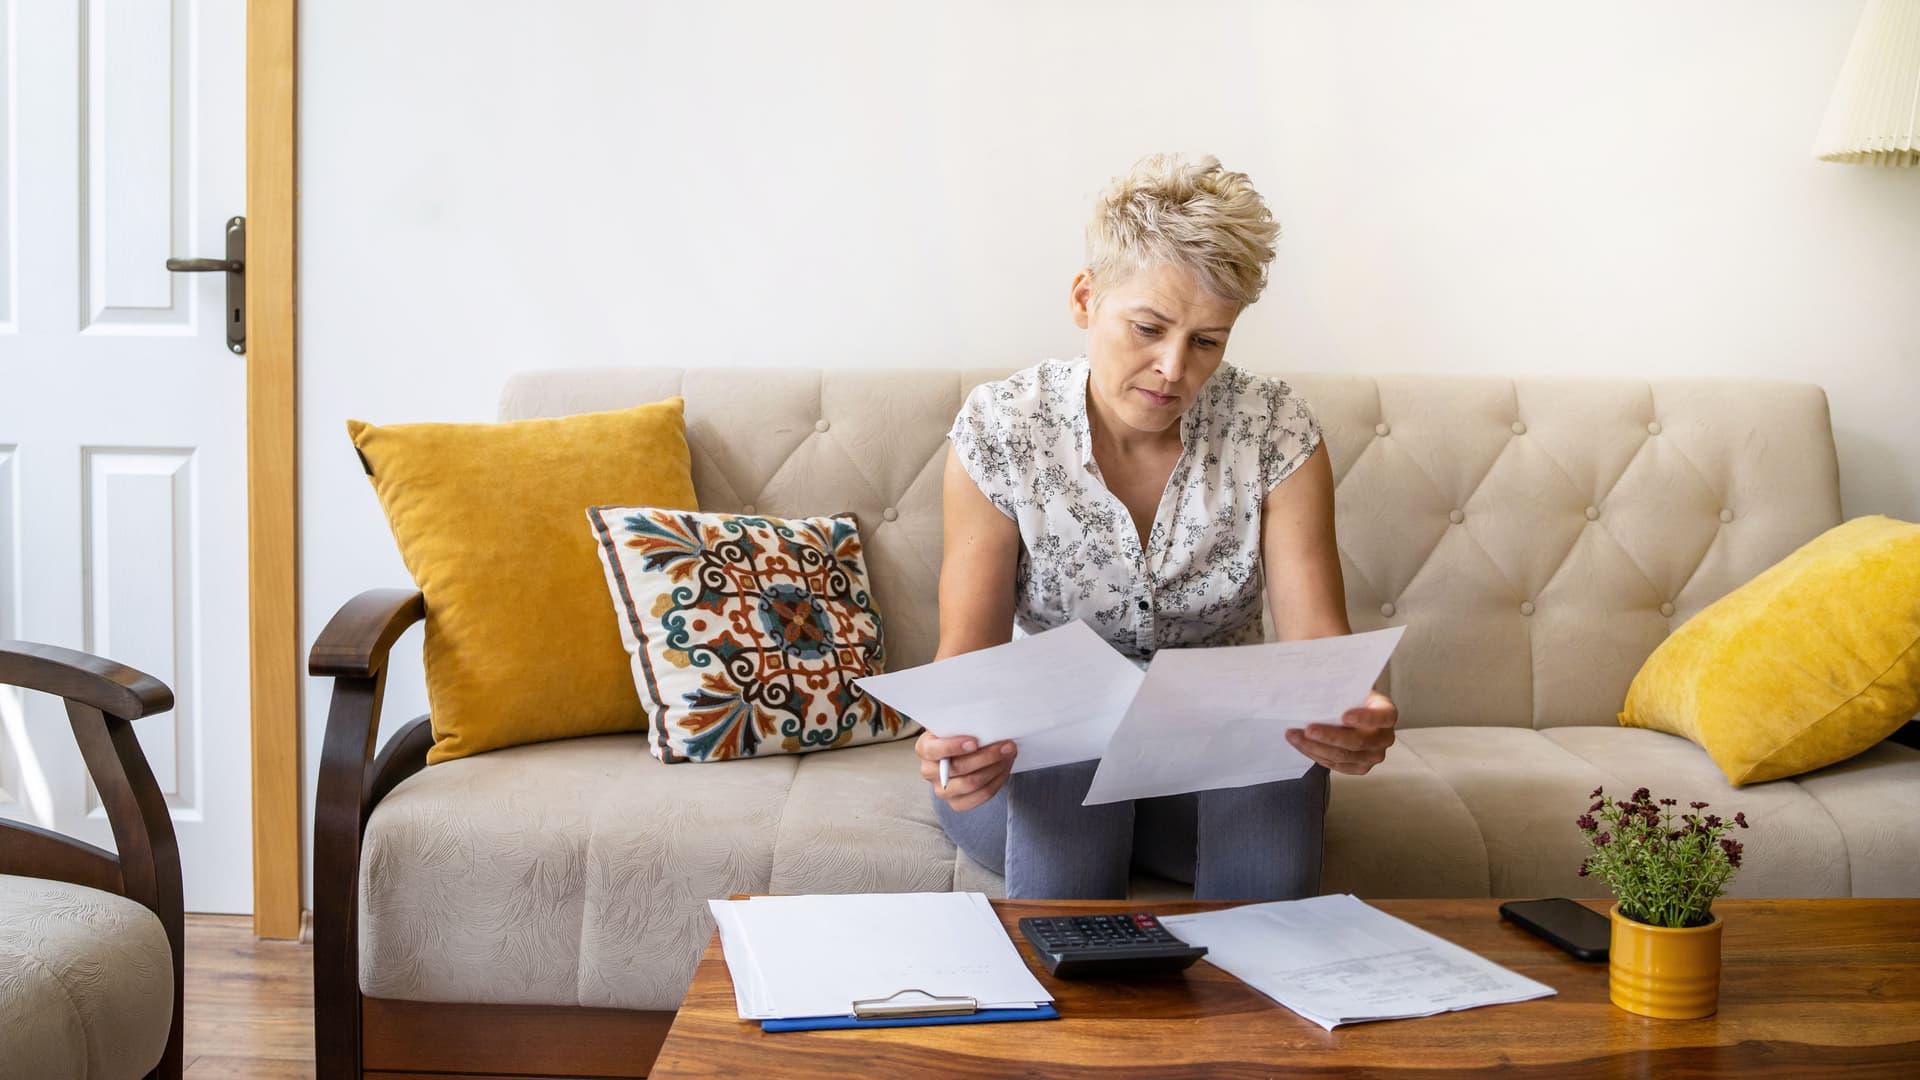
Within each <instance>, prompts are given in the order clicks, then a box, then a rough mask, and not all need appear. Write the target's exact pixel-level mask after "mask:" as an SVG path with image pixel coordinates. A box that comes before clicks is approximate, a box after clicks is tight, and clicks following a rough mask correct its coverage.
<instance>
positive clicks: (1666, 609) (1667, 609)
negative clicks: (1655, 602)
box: [1660, 603, 1673, 619]
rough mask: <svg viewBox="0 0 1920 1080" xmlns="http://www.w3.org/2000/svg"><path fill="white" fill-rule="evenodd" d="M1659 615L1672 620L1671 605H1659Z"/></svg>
mask: <svg viewBox="0 0 1920 1080" xmlns="http://www.w3.org/2000/svg"><path fill="white" fill-rule="evenodd" d="M1660 614H1662V615H1665V616H1666V617H1667V618H1669V619H1671V618H1673V605H1672V604H1667V603H1662V604H1661V605H1660Z"/></svg>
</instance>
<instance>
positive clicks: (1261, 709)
mask: <svg viewBox="0 0 1920 1080" xmlns="http://www.w3.org/2000/svg"><path fill="white" fill-rule="evenodd" d="M1405 632H1406V627H1404V626H1395V627H1390V628H1388V629H1385V630H1374V631H1371V632H1369V633H1365V634H1348V635H1346V636H1344V637H1328V638H1314V639H1312V640H1309V641H1281V642H1273V643H1271V644H1266V645H1235V646H1226V647H1222V648H1213V649H1162V650H1160V651H1159V652H1158V653H1156V654H1155V655H1154V658H1153V662H1152V663H1151V664H1149V665H1148V666H1147V674H1146V678H1145V679H1144V680H1142V682H1141V684H1140V688H1139V690H1138V691H1137V692H1136V693H1135V694H1134V695H1133V700H1132V702H1131V703H1130V704H1129V705H1128V707H1127V710H1126V715H1125V716H1124V718H1122V719H1121V721H1120V725H1119V727H1118V728H1117V729H1115V731H1114V733H1113V738H1112V740H1111V741H1110V742H1108V744H1107V747H1106V752H1105V753H1104V754H1103V755H1101V761H1100V768H1099V770H1098V771H1097V772H1095V773H1094V777H1093V786H1092V787H1091V788H1090V789H1089V790H1088V792H1087V798H1086V802H1085V804H1084V805H1087V806H1094V805H1097V804H1100V803H1111V802H1120V801H1122V800H1125V799H1149V798H1153V797H1155V796H1159V795H1179V794H1183V793H1185V792H1189V791H1208V790H1212V789H1214V788H1233V787H1246V786H1248V785H1250V784H1265V783H1269V782H1271V781H1275V780H1294V779H1298V778H1299V777H1300V776H1301V775H1302V774H1304V773H1305V772H1306V771H1307V769H1308V768H1310V767H1311V766H1312V765H1313V761H1312V760H1311V759H1309V758H1308V757H1307V756H1306V755H1304V754H1302V753H1300V751H1298V750H1295V749H1294V748H1293V746H1292V745H1291V744H1289V743H1288V742H1287V740H1286V735H1285V731H1286V729H1288V728H1297V727H1304V726H1306V725H1307V724H1338V723H1339V722H1340V716H1341V714H1342V713H1345V712H1346V711H1347V710H1348V709H1351V708H1353V707H1355V706H1357V705H1360V704H1361V703H1363V702H1365V701H1366V700H1367V692H1368V691H1369V690H1371V689H1372V688H1373V683H1374V680H1375V679H1378V678H1379V677H1380V671H1381V669H1383V668H1385V667H1386V666H1387V658H1388V657H1390V656H1392V655H1393V649H1394V646H1396V645H1398V644H1399V643H1400V635H1401V634H1403V633H1405ZM883 700H884V699H883ZM1022 753H1023V754H1024V748H1023V750H1022Z"/></svg>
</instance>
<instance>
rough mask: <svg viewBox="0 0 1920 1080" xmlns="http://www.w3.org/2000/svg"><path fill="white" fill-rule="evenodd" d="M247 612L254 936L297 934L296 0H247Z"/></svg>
mask: <svg viewBox="0 0 1920 1080" xmlns="http://www.w3.org/2000/svg"><path fill="white" fill-rule="evenodd" d="M246 7H247V11H246V19H247V76H246V94H247V123H246V139H247V209H246V215H247V257H246V275H247V609H248V621H249V633H248V641H249V645H248V673H249V685H250V701H251V705H252V717H253V724H252V729H253V932H254V935H255V936H256V937H263V938H297V937H299V936H300V910H301V905H300V727H301V726H300V687H301V678H300V676H301V665H300V573H299V570H300V558H299V531H298V530H299V520H300V519H299V488H298V482H299V474H298V472H297V469H296V465H297V461H298V448H299V444H298V442H297V433H298V430H299V429H298V426H297V422H296V421H297V415H298V414H297V408H296V400H297V384H296V381H295V380H296V376H297V370H298V369H297V368H296V366H295V363H294V359H295V344H296V341H295V337H294V285H295V282H294V265H295V260H294V234H295V229H294V226H295V218H296V213H297V202H296V196H297V192H298V174H297V173H296V172H295V163H296V160H297V159H296V157H295V154H294V148H295V131H294V124H295V113H294V101H295V89H296V80H295V73H296V51H295V39H296V33H295V31H296V8H297V0H246Z"/></svg>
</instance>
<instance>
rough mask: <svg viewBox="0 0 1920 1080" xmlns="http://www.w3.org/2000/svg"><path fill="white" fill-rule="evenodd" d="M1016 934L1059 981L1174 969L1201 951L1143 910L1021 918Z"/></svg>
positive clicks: (1202, 951)
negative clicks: (1022, 937) (1110, 913)
mask: <svg viewBox="0 0 1920 1080" xmlns="http://www.w3.org/2000/svg"><path fill="white" fill-rule="evenodd" d="M1020 932H1021V933H1022V934H1025V935H1026V937H1027V944H1029V945H1031V946H1033V951H1034V952H1035V953H1036V954H1038V955H1039V957H1040V962H1041V963H1043V964H1045V965H1047V971H1048V972H1049V973H1051V974H1054V975H1058V976H1060V977H1061V978H1063V979H1097V978H1101V977H1103V976H1107V975H1148V974H1153V973H1155V972H1166V971H1180V970H1182V969H1184V968H1186V967H1189V966H1191V965H1192V964H1193V962H1194V961H1195V960H1198V959H1200V958H1201V957H1203V956H1205V955H1207V950H1206V946H1204V945H1189V944H1187V943H1186V942H1184V941H1181V940H1180V939H1179V938H1177V937H1174V936H1173V935H1172V934H1171V933H1169V932H1168V931H1167V928H1166V927H1164V926H1161V925H1160V920H1159V919H1156V918H1154V917H1153V916H1152V915H1148V914H1146V913H1145V912H1140V913H1136V914H1130V915H1063V916H1060V917H1058V918H1051V919H1035V918H1027V919H1021V920H1020Z"/></svg>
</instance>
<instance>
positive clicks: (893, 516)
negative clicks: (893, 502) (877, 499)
mask: <svg viewBox="0 0 1920 1080" xmlns="http://www.w3.org/2000/svg"><path fill="white" fill-rule="evenodd" d="M880 516H881V517H883V518H886V519H887V520H888V521H894V520H897V519H898V518H899V517H900V511H898V510H895V509H894V508H893V507H891V506H889V507H887V508H886V509H885V510H882V511H880Z"/></svg>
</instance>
